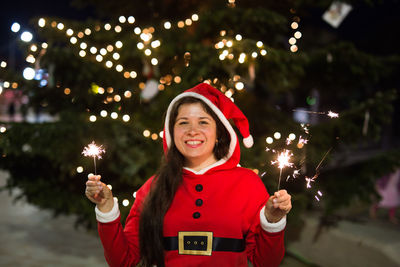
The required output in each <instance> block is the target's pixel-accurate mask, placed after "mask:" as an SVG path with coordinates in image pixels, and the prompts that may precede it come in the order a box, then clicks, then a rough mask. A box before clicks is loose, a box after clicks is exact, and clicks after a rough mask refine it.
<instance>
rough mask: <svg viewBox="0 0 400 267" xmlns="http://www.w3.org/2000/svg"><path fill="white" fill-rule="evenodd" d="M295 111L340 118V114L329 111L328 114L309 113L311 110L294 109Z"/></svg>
mask: <svg viewBox="0 0 400 267" xmlns="http://www.w3.org/2000/svg"><path fill="white" fill-rule="evenodd" d="M293 111H296V112H304V113H309V114H321V115H327V116H328V117H330V118H339V113H336V112H333V111H328V113H326V112H319V111H309V110H300V109H293Z"/></svg>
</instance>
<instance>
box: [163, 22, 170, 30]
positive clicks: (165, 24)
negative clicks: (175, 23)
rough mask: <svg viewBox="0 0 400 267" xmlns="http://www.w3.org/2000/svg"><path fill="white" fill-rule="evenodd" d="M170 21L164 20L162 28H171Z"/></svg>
mask: <svg viewBox="0 0 400 267" xmlns="http://www.w3.org/2000/svg"><path fill="white" fill-rule="evenodd" d="M171 26H172V25H171V22H169V21H167V22H164V28H165V29H167V30H169V29H171Z"/></svg>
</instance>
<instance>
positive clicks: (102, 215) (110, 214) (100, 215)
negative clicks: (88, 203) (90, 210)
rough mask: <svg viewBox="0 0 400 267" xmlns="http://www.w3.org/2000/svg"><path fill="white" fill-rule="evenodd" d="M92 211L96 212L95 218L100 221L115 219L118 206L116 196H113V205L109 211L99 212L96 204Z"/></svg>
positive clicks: (117, 213) (105, 221) (106, 221)
mask: <svg viewBox="0 0 400 267" xmlns="http://www.w3.org/2000/svg"><path fill="white" fill-rule="evenodd" d="M94 211H95V212H96V219H97V221H99V222H102V223H108V222H112V221H114V220H115V219H117V218H118V217H119V214H120V213H119V207H118V199H117V198H116V197H114V206H113V208H112V209H111V210H110V211H109V212H106V213H104V212H101V211H100V210H99V209H98V208H97V205H96V207H95V208H94Z"/></svg>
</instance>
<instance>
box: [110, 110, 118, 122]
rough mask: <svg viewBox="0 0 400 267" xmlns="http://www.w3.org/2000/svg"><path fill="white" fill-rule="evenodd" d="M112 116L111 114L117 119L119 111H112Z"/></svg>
mask: <svg viewBox="0 0 400 267" xmlns="http://www.w3.org/2000/svg"><path fill="white" fill-rule="evenodd" d="M110 116H111V118H112V119H114V120H115V119H117V118H118V113H117V112H112V113H111V115H110Z"/></svg>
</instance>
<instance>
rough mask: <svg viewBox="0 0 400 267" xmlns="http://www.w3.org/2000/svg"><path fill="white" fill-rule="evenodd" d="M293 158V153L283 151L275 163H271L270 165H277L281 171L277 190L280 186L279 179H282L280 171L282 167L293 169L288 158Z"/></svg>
mask: <svg viewBox="0 0 400 267" xmlns="http://www.w3.org/2000/svg"><path fill="white" fill-rule="evenodd" d="M292 156H293V153H292V152H291V151H290V150H287V149H285V150H284V151H283V152H281V153H280V154H279V155H278V158H277V160H276V161H271V164H272V165H274V164H276V163H278V168H279V169H281V170H280V172H279V182H278V190H279V188H280V185H281V177H282V169H283V168H284V167H293V165H294V164H293V163H291V162H289V160H290V158H291V157H292Z"/></svg>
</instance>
